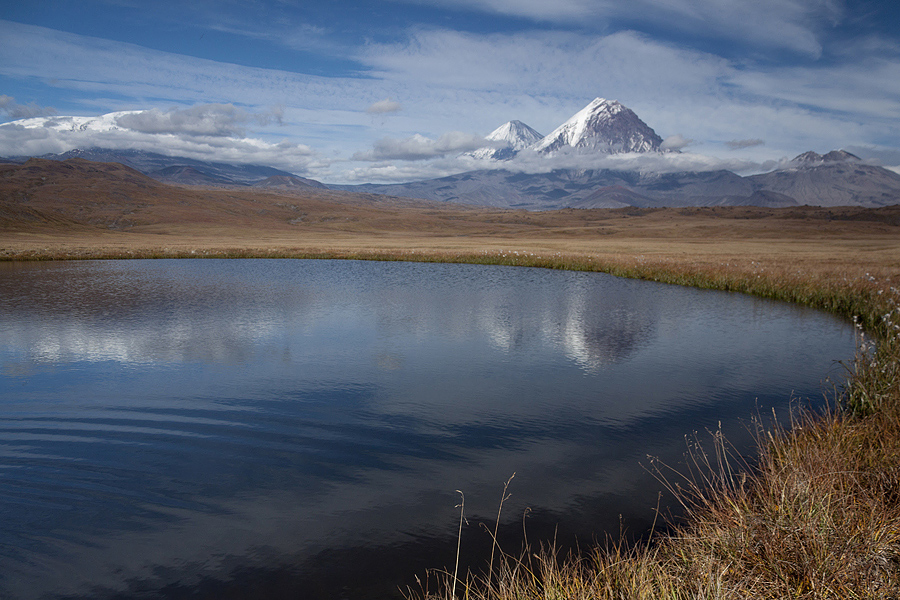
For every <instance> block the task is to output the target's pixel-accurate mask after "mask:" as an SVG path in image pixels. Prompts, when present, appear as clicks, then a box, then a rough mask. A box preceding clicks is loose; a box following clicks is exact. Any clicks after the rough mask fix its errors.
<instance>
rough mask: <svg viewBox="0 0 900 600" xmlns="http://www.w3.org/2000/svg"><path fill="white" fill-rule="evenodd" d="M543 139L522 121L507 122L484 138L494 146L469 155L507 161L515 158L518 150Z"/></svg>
mask: <svg viewBox="0 0 900 600" xmlns="http://www.w3.org/2000/svg"><path fill="white" fill-rule="evenodd" d="M543 137H544V136H542V135H541V134H540V133H538V132H537V131H535V130H534V129H533V128H531V127H529V126H528V125H526V124H525V123H523V122H522V121H508V122H506V123H504V124H503V125H501V126H500V127H498V128H497V129H495V130H493V131H492V132H490V133H489V134H487V136H486V137H485V139H486V140H490V141H491V142H494V144H495V145H491V146H488V147H485V148H479V149H478V150H475V151H474V152H472V153H471V155H472V156H474V157H475V158H493V159H496V160H507V159H510V158H512V157H513V156H515V155H516V154H517V153H518V152H519V151H520V150H524V149H525V148H528V147H529V146H532V145H534V144H535V143H537V142H539V141H540V140H541V138H543Z"/></svg>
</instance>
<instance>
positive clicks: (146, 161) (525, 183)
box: [11, 98, 900, 210]
mask: <svg viewBox="0 0 900 600" xmlns="http://www.w3.org/2000/svg"><path fill="white" fill-rule="evenodd" d="M95 121H98V120H97V119H94V120H93V121H90V122H87V121H86V122H85V123H81V122H78V123H76V125H78V126H79V127H89V126H90V127H95V128H97V127H112V126H114V124H113V125H110V124H109V123H106V122H105V121H104V122H99V121H98V122H95ZM73 126H74V125H73ZM486 140H487V141H488V145H486V146H485V147H483V148H480V149H478V150H475V151H473V152H470V153H468V155H469V156H473V157H475V158H479V159H482V160H483V161H484V163H486V164H487V165H489V167H488V168H484V169H480V170H476V171H470V172H466V173H460V174H457V175H451V176H449V177H442V178H439V179H431V180H425V181H414V182H410V183H400V184H362V185H330V186H325V185H324V184H322V183H320V182H318V181H315V180H312V179H306V178H303V177H298V176H296V175H294V174H292V173H288V172H286V171H281V170H278V169H274V168H272V167H265V166H259V165H236V164H227V163H212V162H204V161H200V160H194V159H189V158H183V157H172V156H165V155H162V154H156V153H152V152H144V151H139V150H110V149H103V148H91V149H83V150H72V151H70V152H65V153H63V154H56V155H49V156H43V157H40V158H45V159H51V160H66V159H68V158H83V159H87V160H92V161H98V162H115V163H121V164H124V165H126V166H129V167H131V168H133V169H135V170H137V171H140V172H141V173H144V174H145V175H148V176H150V177H152V178H154V179H156V180H157V181H161V182H164V183H173V184H179V185H191V186H203V187H242V188H243V187H251V186H252V187H257V188H266V189H281V190H285V191H290V190H293V191H297V190H303V189H304V188H325V187H328V188H331V189H336V190H347V191H355V192H366V193H375V194H385V195H390V196H398V197H403V198H419V199H424V200H433V201H441V202H453V203H461V204H473V205H481V206H493V207H498V208H525V209H529V210H549V209H558V208H567V207H570V208H621V207H627V206H636V207H659V206H675V207H678V206H742V205H749V206H765V207H787V206H797V205H804V204H806V205H811V206H862V207H878V206H885V205H892V204H900V175H898V174H897V173H894V172H893V171H890V170H887V169H884V168H882V167H878V166H874V165H870V164H867V163H865V162H863V161H861V160H860V159H859V158H858V157H856V156H854V155H852V154H850V153H848V152H844V151H840V150H837V151H832V152H829V153H827V154H825V155H820V154H817V153H815V152H806V153H804V154H801V155H800V156H798V157H796V158H795V159H794V160H793V161H791V163H790V164H789V165H787V166H786V167H785V168H781V169H778V170H776V171H772V172H769V173H762V174H758V175H751V176H746V177H742V176H740V175H737V174H736V173H733V172H731V171H727V170H718V171H703V172H681V173H654V172H645V171H625V170H610V169H557V170H553V171H550V172H544V173H529V172H520V170H521V167H519V168H517V169H514V168H513V165H514V164H515V161H514V159H516V158H517V157H518V158H522V157H523V156H525V155H526V154H527V153H532V154H531V156H528V158H529V159H533V160H534V161H535V163H536V164H539V163H540V162H541V161H542V159H543V158H552V157H553V156H556V155H560V154H565V155H566V156H568V155H586V156H590V155H596V154H604V155H608V154H621V153H638V154H653V153H660V154H662V153H665V152H669V151H668V150H666V148H665V146H666V145H665V143H664V142H663V140H662V138H661V137H660V136H659V135H657V134H656V132H655V131H653V129H652V128H650V127H649V126H648V125H647V124H646V123H644V122H643V121H642V120H641V119H640V118H639V117H638V116H637V115H636V114H635V113H634V112H633V111H632V110H631V109H629V108H627V107H626V106H624V105H622V104H621V103H619V102H617V101H615V100H606V99H604V98H596V99H594V100H593V101H591V102H590V103H589V104H588V105H587V106H585V107H584V108H583V109H581V110H580V111H578V112H577V113H576V114H574V115H573V116H572V117H571V118H570V119H568V120H567V121H566V122H565V123H563V124H562V125H560V126H559V127H557V128H556V129H554V130H553V131H552V132H551V133H550V134H549V135H546V136H542V135H541V134H540V133H538V132H537V131H536V130H535V129H533V128H532V127H529V126H528V125H526V124H525V123H522V122H521V121H509V122H507V123H504V124H503V125H501V126H500V127H498V128H497V129H495V130H494V131H493V132H491V133H490V134H488V135H487V136H486ZM26 159H27V157H17V158H13V159H11V160H13V161H15V162H24V161H25V160H26Z"/></svg>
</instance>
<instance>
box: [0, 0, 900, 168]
mask: <svg viewBox="0 0 900 600" xmlns="http://www.w3.org/2000/svg"><path fill="white" fill-rule="evenodd" d="M898 24H900V3H898V2H896V0H877V1H875V0H872V1H850V0H846V1H842V0H632V1H630V2H622V1H620V0H555V1H554V2H548V1H547V0H396V1H384V2H370V1H366V0H356V1H351V2H341V1H330V2H302V1H300V2H297V1H291V0H280V1H262V0H257V1H212V0H210V1H202V0H201V1H192V2H185V1H182V2H177V3H176V2H172V1H169V0H160V1H154V2H147V1H146V0H145V1H133V0H106V1H96V0H83V1H80V2H61V1H60V2H52V1H43V0H30V1H29V2H9V1H6V2H3V3H2V6H0V155H20V154H42V153H46V152H59V151H64V150H67V149H70V148H72V147H76V146H82V147H83V146H91V145H94V146H107V147H108V146H113V147H127V148H140V149H146V150H154V151H157V152H163V153H170V154H178V155H185V156H191V157H193V158H200V159H205V160H227V161H237V162H253V163H260V164H269V165H272V166H276V167H279V168H283V169H286V170H289V171H292V172H295V173H297V174H300V175H304V176H308V177H312V178H315V179H319V180H321V181H326V182H335V183H341V182H350V183H353V182H364V181H374V182H389V181H408V180H414V179H421V178H426V177H437V176H442V175H447V174H450V173H454V172H460V171H464V170H467V169H470V168H476V167H478V166H479V165H478V164H475V163H473V162H472V160H471V159H467V158H465V157H462V158H460V156H459V155H460V153H461V152H464V151H466V150H470V149H472V148H474V147H477V146H478V145H480V144H482V138H483V136H485V135H486V134H488V133H489V132H490V131H491V130H493V129H494V128H496V127H497V126H499V125H501V124H502V123H504V122H506V121H508V120H511V119H518V120H521V121H524V122H525V123H527V124H529V125H530V126H532V127H534V128H535V129H537V130H538V131H540V132H541V133H543V134H547V133H550V131H552V130H553V129H554V128H555V127H556V126H557V125H559V124H561V123H562V122H563V121H565V120H566V119H567V118H569V117H570V116H571V115H572V114H574V113H575V112H577V111H578V110H579V109H581V108H582V107H583V106H585V105H586V104H587V103H588V102H590V101H591V100H593V99H594V98H595V97H598V96H600V97H605V98H609V99H615V100H618V101H620V102H622V103H623V104H625V105H626V106H628V107H629V108H631V109H633V110H634V111H635V112H636V113H637V114H638V115H639V116H640V117H641V118H642V119H643V120H644V121H645V122H646V123H647V124H648V125H650V126H651V127H652V128H654V129H655V130H656V132H657V133H658V134H660V135H661V136H662V137H663V138H668V139H670V142H671V143H673V144H674V145H676V146H679V147H681V148H682V152H681V154H679V155H677V156H669V157H666V158H664V159H663V158H659V157H657V158H654V159H652V160H651V159H649V158H647V157H644V158H636V157H630V158H629V157H624V158H622V157H620V159H617V160H613V161H612V162H610V161H611V159H609V158H602V157H601V158H597V160H596V162H595V163H593V164H588V165H583V166H597V167H604V166H620V167H623V168H666V169H670V170H678V169H686V168H694V169H715V168H729V169H734V170H737V171H739V172H752V171H759V170H766V169H769V168H772V167H773V166H774V165H775V164H777V163H778V161H781V160H784V159H789V158H792V157H793V156H795V155H797V154H800V153H802V152H805V151H807V150H815V151H817V152H827V151H829V150H833V149H837V148H844V149H847V150H849V151H851V152H854V153H855V154H858V155H860V156H862V157H863V158H866V159H869V160H873V161H876V162H878V163H879V164H883V165H885V166H889V167H898V165H900V26H898ZM126 110H128V111H143V112H140V113H135V114H132V115H128V116H127V117H122V118H119V119H118V120H116V121H115V124H116V126H117V127H116V128H115V129H114V130H112V131H110V130H105V131H98V130H96V129H91V128H88V129H87V130H86V131H72V130H71V129H72V128H71V127H69V128H68V129H65V127H62V126H61V125H60V123H61V122H62V121H61V119H62V117H65V116H79V117H95V116H99V115H103V114H107V113H112V112H116V111H126ZM39 117H40V118H42V119H43V120H42V121H41V122H40V123H42V124H43V123H47V121H46V119H50V123H48V124H52V123H56V127H46V126H45V127H39V128H25V127H21V126H19V124H17V123H15V121H17V120H18V119H22V118H39ZM653 161H656V162H655V163H654V162H653ZM663 163H665V164H663ZM522 168H527V167H524V166H523V167H522ZM540 168H547V166H546V165H543V166H541V167H540Z"/></svg>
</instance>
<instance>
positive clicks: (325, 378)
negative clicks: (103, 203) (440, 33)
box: [0, 260, 853, 598]
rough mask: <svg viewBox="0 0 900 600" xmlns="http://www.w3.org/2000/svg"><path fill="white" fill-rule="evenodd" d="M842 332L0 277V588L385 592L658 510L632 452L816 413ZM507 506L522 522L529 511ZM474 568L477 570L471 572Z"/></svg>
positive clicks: (173, 277)
mask: <svg viewBox="0 0 900 600" xmlns="http://www.w3.org/2000/svg"><path fill="white" fill-rule="evenodd" d="M852 355H853V335H852V329H851V327H850V326H848V325H847V324H845V323H844V322H842V321H839V320H837V319H835V318H832V317H830V316H827V315H823V314H820V313H816V312H814V311H811V310H806V309H802V308H798V307H795V306H790V305H786V304H782V303H775V302H769V301H763V300H758V299H753V298H749V297H743V296H739V295H735V294H727V293H718V292H708V291H699V290H692V289H684V288H679V287H674V286H666V285H659V284H654V283H648V282H637V281H628V280H621V279H616V278H613V277H610V276H607V275H603V274H590V273H573V272H560V271H546V270H539V269H524V268H502V267H485V266H471V265H440V264H407V263H377V262H351V261H298V260H284V261H279V260H242V261H220V260H179V261H167V260H160V261H110V262H72V263H42V264H12V263H5V264H4V263H0V597H2V598H43V597H47V598H63V597H66V598H81V597H85V598H87V597H90V598H157V597H165V598H188V597H190V598H202V597H209V598H232V597H233V598H241V597H247V598H342V597H346V598H363V597H386V595H390V594H392V593H394V592H395V591H396V586H397V584H407V583H412V582H413V581H414V579H413V577H414V576H415V575H416V574H419V575H421V574H423V572H424V571H425V569H428V568H432V567H444V566H452V562H453V557H454V555H455V552H456V527H457V525H458V521H457V520H458V511H457V509H456V508H455V505H456V504H458V502H459V495H458V494H457V493H456V492H455V491H454V490H462V491H464V492H465V494H466V496H465V499H466V514H467V516H468V517H469V519H470V520H469V524H468V525H467V526H466V528H465V530H464V533H463V554H465V555H467V556H470V557H476V556H477V552H478V551H479V550H480V549H483V548H485V547H487V541H488V538H487V534H486V533H485V532H484V529H483V528H481V527H479V526H478V523H479V520H484V521H489V522H492V521H493V519H494V518H495V516H496V511H497V505H498V502H499V500H500V494H501V490H502V487H503V483H504V482H505V481H506V480H507V479H508V478H509V477H510V475H512V473H513V472H515V473H516V476H515V478H514V479H513V481H512V483H511V485H510V489H509V491H510V493H511V494H512V496H511V498H510V500H508V501H507V503H506V504H505V505H504V509H503V510H504V518H503V523H504V527H503V529H504V543H505V544H508V546H507V549H508V550H510V551H516V550H518V548H519V545H520V544H521V543H522V530H523V523H524V527H525V530H526V531H527V535H528V539H529V540H530V541H532V542H537V541H539V540H540V539H542V538H543V539H544V540H546V539H550V538H551V537H552V536H553V535H554V532H555V535H556V536H557V538H558V540H559V541H560V542H561V543H562V544H567V543H571V541H572V540H574V539H576V537H577V539H578V540H579V541H580V542H581V543H589V542H590V541H591V539H592V535H593V534H597V535H600V536H602V535H603V533H604V532H610V533H616V532H618V530H619V526H620V515H621V519H622V522H623V523H624V524H625V526H627V527H629V529H630V530H632V531H641V530H642V529H644V528H646V527H647V526H648V524H649V523H650V522H651V521H652V519H653V516H654V508H655V506H656V504H657V494H658V491H659V489H660V485H659V484H658V483H657V482H656V481H655V479H654V478H653V476H652V475H650V474H649V473H648V472H647V471H646V470H645V469H643V468H642V467H641V465H642V464H643V465H647V464H648V461H647V459H646V456H647V455H648V454H649V455H653V456H658V457H660V458H661V459H662V460H663V461H665V462H667V463H669V464H677V463H678V462H679V461H680V460H681V457H682V455H683V453H684V450H685V448H686V444H685V438H684V436H685V434H690V433H691V432H693V431H700V432H703V431H705V430H706V429H715V428H716V427H717V426H718V424H719V423H720V422H721V424H722V427H723V429H724V430H725V431H726V433H727V434H728V435H729V437H730V438H731V439H732V440H733V441H734V443H735V444H736V445H737V446H738V447H740V448H744V449H747V448H750V446H748V445H747V444H748V442H749V438H748V435H747V432H746V429H745V425H744V424H745V423H746V422H747V421H748V419H749V417H750V416H751V415H753V414H755V413H762V414H763V415H767V414H771V412H770V411H771V409H772V407H775V408H777V409H778V412H779V414H780V415H782V416H784V415H787V411H788V408H789V401H790V399H791V397H792V396H793V397H799V398H807V397H809V398H813V399H818V398H820V397H821V394H822V391H823V389H824V388H825V387H826V386H827V385H829V384H828V383H827V382H826V381H825V380H826V378H828V377H831V378H839V377H840V375H841V367H840V366H839V365H837V364H836V361H838V360H848V359H850V358H851V357H852ZM526 508H528V509H530V511H529V512H528V515H527V518H523V517H524V516H525V512H526ZM479 564H480V563H479Z"/></svg>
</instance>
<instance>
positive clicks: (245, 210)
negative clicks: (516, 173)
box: [0, 172, 900, 600]
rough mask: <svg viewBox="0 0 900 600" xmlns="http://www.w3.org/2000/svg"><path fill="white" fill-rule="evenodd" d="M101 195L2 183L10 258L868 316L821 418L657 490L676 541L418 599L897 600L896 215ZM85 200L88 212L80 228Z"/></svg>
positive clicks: (531, 568) (125, 192) (183, 192)
mask: <svg viewBox="0 0 900 600" xmlns="http://www.w3.org/2000/svg"><path fill="white" fill-rule="evenodd" d="M0 175H2V173H0ZM36 176H38V177H48V175H47V173H46V172H44V173H43V174H41V173H40V172H39V173H38V174H37V175H36ZM129 176H131V175H130V174H129ZM117 177H118V179H115V180H112V181H113V182H115V181H119V182H120V183H121V177H120V176H117ZM3 181H5V182H6V183H8V182H9V181H10V178H6V179H5V180H3ZM42 181H43V180H42ZM92 182H93V185H94V188H93V189H94V191H95V192H94V193H95V194H100V195H103V194H109V193H112V192H111V190H113V188H115V190H118V191H117V192H116V193H121V194H122V196H120V197H119V200H118V202H119V204H118V205H116V207H114V208H110V206H109V205H108V204H103V203H102V202H100V200H98V199H97V197H96V196H91V195H88V196H87V197H86V196H85V195H84V194H85V189H86V188H85V184H84V182H83V181H80V180H79V181H76V182H75V185H73V186H70V187H69V188H66V187H65V186H62V185H61V184H59V187H57V188H54V189H49V190H48V189H44V188H47V187H48V186H47V185H40V184H38V183H36V182H32V183H33V185H32V187H28V185H31V184H28V182H25V184H23V183H21V182H19V183H17V184H16V185H17V186H18V187H10V188H5V189H4V188H3V185H5V184H2V185H0V258H2V259H7V260H29V259H31V260H35V259H38V260H39V259H55V258H66V259H80V258H133V257H198V256H199V257H205V256H208V257H211V256H223V257H322V258H325V257H332V258H369V259H385V260H442V261H465V262H482V263H495V264H513V265H532V266H542V267H548V268H567V269H585V270H598V271H607V272H611V273H613V274H617V275H623V276H628V277H638V278H647V279H656V280H660V281H668V282H671V283H678V284H684V285H693V286H700V287H710V288H717V289H726V290H736V291H742V292H746V293H751V294H756V295H761V296H766V297H772V298H778V299H783V300H789V301H793V302H799V303H803V304H807V305H810V306H815V307H818V308H822V309H825V310H830V311H833V312H836V313H838V314H842V315H845V316H847V317H857V318H858V321H859V323H860V327H861V330H862V329H863V328H864V329H865V330H866V332H867V333H866V335H867V336H868V337H866V338H865V340H866V341H865V342H864V344H865V345H864V346H862V347H861V351H860V353H859V356H858V358H857V361H856V363H855V364H854V365H852V366H851V375H852V377H851V378H850V380H849V382H848V383H847V385H846V386H845V388H844V389H839V390H835V392H834V395H833V397H832V398H831V404H832V406H833V407H834V410H833V411H832V412H831V413H830V414H827V415H804V416H801V417H800V418H799V420H798V422H797V424H796V426H795V427H794V428H792V429H791V430H789V431H766V430H765V429H764V428H761V430H760V438H759V439H760V459H759V461H758V464H757V465H756V466H753V467H750V466H747V465H743V464H742V463H741V461H740V459H739V458H738V457H733V456H731V457H728V456H727V443H726V442H725V441H722V442H721V443H720V444H719V445H717V446H716V447H714V448H709V449H708V454H704V453H703V452H699V453H697V454H695V458H696V461H697V462H696V463H695V464H696V465H697V472H696V473H694V474H693V475H691V474H686V475H687V477H686V478H682V474H676V473H667V472H665V470H663V471H661V474H664V475H665V477H664V478H663V481H661V486H663V485H671V486H672V487H673V490H674V491H676V492H677V493H678V494H679V495H680V497H681V498H683V499H684V502H685V504H686V507H687V515H688V516H687V519H686V521H684V522H683V523H679V524H677V526H676V527H675V528H674V529H673V530H672V531H671V532H670V533H668V534H666V535H665V536H658V537H657V538H656V539H655V540H652V541H651V544H650V545H649V546H646V547H644V546H641V547H623V546H621V545H617V544H612V545H611V547H610V548H608V549H599V550H596V551H586V553H585V554H583V555H581V556H575V557H570V558H569V559H568V560H562V561H560V560H556V559H555V558H553V557H551V556H548V555H541V556H538V557H535V556H534V555H531V554H528V555H526V556H525V558H521V559H520V558H517V556H518V555H516V556H508V555H505V554H504V555H502V557H501V554H502V549H498V560H497V561H496V562H494V563H493V569H492V570H491V572H486V573H484V574H482V575H480V576H479V575H477V574H476V576H473V577H468V576H465V577H464V576H461V577H460V580H459V581H456V580H455V579H454V578H453V577H452V575H450V573H452V565H435V566H436V567H447V568H448V572H447V573H445V574H444V575H443V576H439V577H438V578H437V579H436V580H435V579H432V582H431V583H432V585H431V589H425V590H422V591H421V592H420V593H417V594H413V595H415V596H417V597H428V598H441V599H444V598H446V599H448V600H449V599H450V598H451V596H452V595H453V594H452V592H453V590H454V588H455V591H456V596H457V597H465V598H473V599H475V598H484V599H498V600H500V599H503V600H505V599H511V598H516V599H525V598H529V599H530V598H534V599H539V598H560V599H568V598H571V599H576V598H578V599H582V598H585V599H586V598H598V599H599V598H610V599H612V598H635V599H638V598H647V599H650V598H653V599H656V598H678V599H688V598H691V599H700V598H702V599H706V598H710V599H711V598H722V599H724V598H773V599H774V598H817V599H818V598H822V599H824V598H885V599H887V598H898V597H900V207H887V208H882V209H855V208H854V209H851V208H835V209H821V208H809V207H801V208H791V209H763V208H737V207H736V208H727V209H726V208H683V209H658V210H638V209H629V210H563V211H555V212H547V213H526V212H523V211H495V210H483V209H476V208H465V207H451V206H442V205H431V204H427V203H416V202H408V201H401V200H398V199H391V198H383V197H373V196H366V197H361V196H352V195H342V194H338V193H331V192H327V193H312V192H310V193H309V194H307V195H291V194H277V193H270V192H267V193H260V192H233V191H227V192H226V191H221V190H218V191H217V190H196V189H182V188H167V187H165V186H163V188H158V187H154V186H159V184H156V183H155V182H153V184H152V185H151V184H148V183H147V182H145V181H143V180H139V179H136V180H135V183H134V185H135V186H138V187H134V188H132V187H128V185H121V186H118V187H116V186H113V187H112V188H111V187H109V186H107V187H103V185H101V184H100V183H97V180H96V179H95V180H92ZM104 185H106V184H104ZM109 185H112V184H109ZM129 185H130V184H129ZM140 186H145V188H140ZM10 189H11V190H13V191H12V192H10V191H8V190H10ZM140 189H143V191H140ZM98 190H99V191H98ZM72 194H75V195H74V196H72ZM85 202H96V203H97V208H96V210H83V209H84V207H85V206H87V205H86V204H85ZM186 207H187V208H186ZM188 208H189V209H190V210H187V209H188ZM104 211H105V212H104ZM185 211H187V212H185ZM787 400H788V399H787V398H786V399H785V401H787ZM636 468H637V467H636ZM485 567H486V568H487V565H486V566H485Z"/></svg>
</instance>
